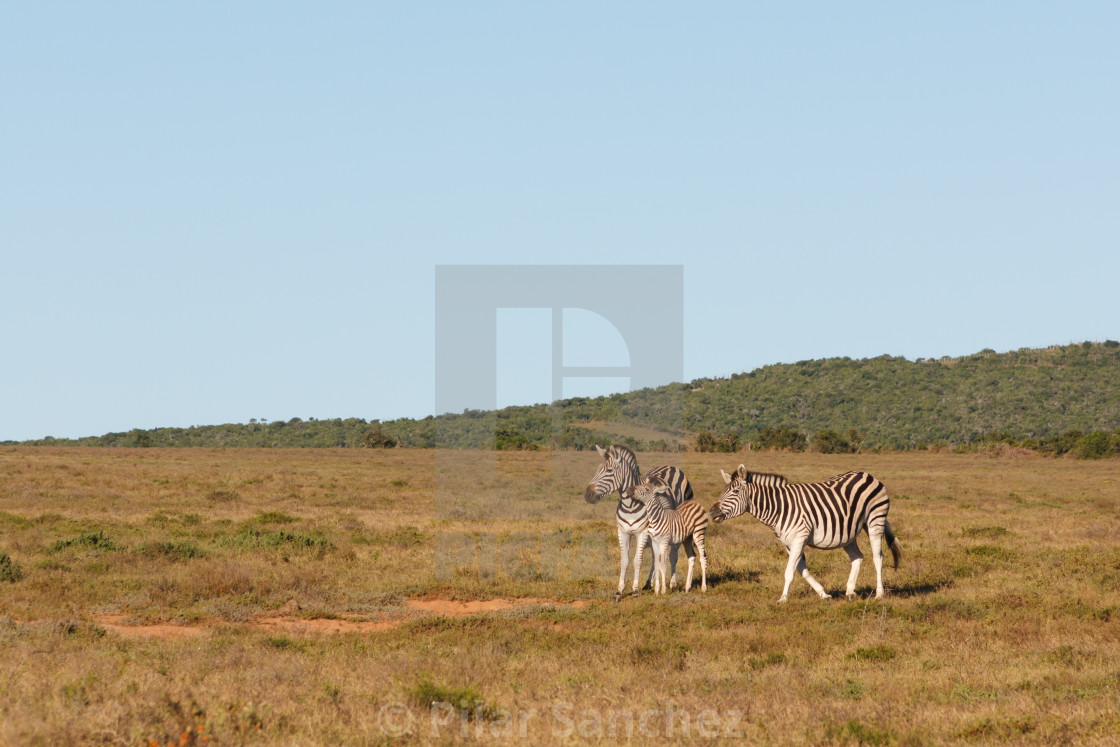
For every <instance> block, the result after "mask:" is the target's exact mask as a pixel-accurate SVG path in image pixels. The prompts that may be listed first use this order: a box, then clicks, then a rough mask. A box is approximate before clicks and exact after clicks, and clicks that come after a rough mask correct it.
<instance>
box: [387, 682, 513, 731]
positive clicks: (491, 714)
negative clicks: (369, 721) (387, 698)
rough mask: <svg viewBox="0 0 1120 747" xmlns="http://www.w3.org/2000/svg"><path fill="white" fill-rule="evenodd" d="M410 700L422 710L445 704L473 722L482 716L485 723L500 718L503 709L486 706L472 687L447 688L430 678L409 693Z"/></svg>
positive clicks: (418, 683) (479, 694)
mask: <svg viewBox="0 0 1120 747" xmlns="http://www.w3.org/2000/svg"><path fill="white" fill-rule="evenodd" d="M408 696H409V698H410V699H411V700H412V701H413V702H414V703H415V704H416V705H418V706H420V707H421V708H431V707H433V706H434V705H436V704H440V703H445V704H447V705H450V706H451V707H452V708H454V709H455V710H457V711H460V712H463V713H466V715H467V719H469V720H471V721H473V720H475V719H477V718H479V717H480V716H481V718H482V719H483V720H484V721H491V720H494V719H496V718H498V715H499V713H500V710H501V709H498V708H495V707H494V706H493V705H486V701H485V700H484V699H483V697H482V694H481V693H479V691H478V690H477V689H475V688H474V687H473V686H471V685H467V686H466V687H445V686H443V685H437V684H435V683H433V682H432V680H431V679H430V678H428V677H424V678H422V679H421V680H420V681H419V682H417V683H416V685H415V686H414V687H413V688H412V689H411V690H409V691H408Z"/></svg>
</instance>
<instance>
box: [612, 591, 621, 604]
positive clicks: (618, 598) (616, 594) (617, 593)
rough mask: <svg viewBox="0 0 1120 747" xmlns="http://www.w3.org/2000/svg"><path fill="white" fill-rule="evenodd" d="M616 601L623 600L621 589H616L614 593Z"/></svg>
mask: <svg viewBox="0 0 1120 747" xmlns="http://www.w3.org/2000/svg"><path fill="white" fill-rule="evenodd" d="M614 601H616V602H621V601H622V592H621V591H616V592H615V593H614Z"/></svg>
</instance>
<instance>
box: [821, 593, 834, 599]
mask: <svg viewBox="0 0 1120 747" xmlns="http://www.w3.org/2000/svg"><path fill="white" fill-rule="evenodd" d="M821 599H832V595H831V594H821Z"/></svg>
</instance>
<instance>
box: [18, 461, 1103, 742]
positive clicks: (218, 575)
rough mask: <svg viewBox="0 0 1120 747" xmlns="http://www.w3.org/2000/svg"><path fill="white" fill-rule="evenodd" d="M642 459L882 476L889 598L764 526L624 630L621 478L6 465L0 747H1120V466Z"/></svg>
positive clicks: (408, 468) (420, 464)
mask: <svg viewBox="0 0 1120 747" xmlns="http://www.w3.org/2000/svg"><path fill="white" fill-rule="evenodd" d="M640 459H641V462H642V466H643V467H645V468H649V467H652V466H655V465H656V464H662V463H675V464H678V465H680V466H681V467H683V468H684V469H685V470H686V472H687V473H688V475H689V477H690V478H691V479H692V481H693V486H694V488H695V490H696V494H697V497H698V499H699V500H701V501H702V502H703V503H704V504H705V505H710V504H711V503H713V502H714V500H715V498H716V497H717V496H718V493H719V490H720V488H721V487H722V481H721V480H720V477H719V469H720V468H724V469H731V468H733V467H735V466H736V465H737V464H738V463H739V462H740V461H747V462H748V466H749V467H751V468H754V469H757V470H762V471H775V472H781V473H784V474H786V475H787V476H788V477H790V478H791V479H797V480H815V479H822V478H825V477H829V476H831V475H833V474H836V473H838V472H841V471H843V470H846V469H852V468H859V469H865V470H867V471H869V472H871V473H872V474H874V475H875V476H876V477H878V478H880V479H881V480H882V481H883V482H884V483H885V484H886V485H887V487H888V489H889V490H890V492H891V495H892V499H893V500H892V506H891V524H892V526H893V527H894V529H895V531H896V533H897V535H898V537H899V540H900V541H901V543H902V545H903V548H904V551H905V556H904V562H903V567H902V568H901V569H900V570H898V571H893V570H890V569H888V570H887V571H886V572H885V576H886V585H887V588H888V593H889V596H888V599H887V600H885V601H884V602H882V603H877V602H874V601H871V600H869V599H868V597H869V596H870V595H871V593H872V591H873V584H874V570H873V567H872V565H871V563H870V558H868V560H867V561H866V562H865V563H864V568H863V571H862V573H861V576H860V583H859V592H860V594H861V597H862V599H861V600H859V601H856V602H852V603H849V602H846V601H844V600H843V599H842V598H841V599H833V600H831V601H821V600H818V599H817V598H816V596H815V595H814V594H813V593H812V592H811V590H810V589H809V588H808V586H807V584H805V583H804V581H802V580H801V579H795V581H794V586H793V587H792V589H791V594H790V602H789V604H787V605H785V606H778V605H776V604H775V600H776V599H777V597H778V595H779V594H780V591H781V582H782V571H783V568H784V565H785V558H784V550H783V549H782V547H781V546H780V545H779V544H778V542H777V540H776V539H774V537H773V536H772V535H771V534H770V532H769V530H767V529H766V528H765V527H763V526H762V525H760V524H759V523H758V522H756V521H755V520H754V519H752V518H750V517H742V518H740V519H736V520H733V521H731V522H728V523H726V524H724V525H722V526H719V527H713V528H712V529H711V530H710V532H709V539H708V543H707V544H708V549H709V554H710V561H711V564H710V570H711V573H710V577H709V584H710V587H711V588H710V589H709V591H708V593H707V594H704V595H702V594H700V593H699V592H698V591H696V590H694V591H693V592H692V593H689V594H687V595H686V594H683V593H680V592H679V591H678V592H676V593H671V594H670V595H668V596H667V597H663V598H658V599H654V598H653V597H652V596H651V595H650V594H649V593H648V592H644V593H642V594H641V595H640V596H638V597H637V598H630V597H626V598H624V599H623V601H622V603H621V604H615V603H613V602H612V601H611V597H612V595H613V591H614V588H615V586H616V584H617V573H618V566H617V562H618V561H617V555H618V549H617V542H616V540H615V536H614V519H613V510H614V503H613V502H609V503H608V502H604V503H601V504H600V505H596V506H589V505H587V504H586V503H584V501H583V499H582V495H583V487H584V484H585V482H586V481H587V480H588V479H589V478H590V476H591V474H592V473H593V472H594V470H595V467H596V465H597V461H598V457H597V456H596V455H595V454H594V453H590V454H589V453H586V452H584V453H560V454H558V455H556V457H555V458H553V457H552V456H551V455H549V454H541V453H523V454H505V453H503V454H498V455H495V454H492V453H487V454H483V453H478V452H458V453H448V452H440V453H435V452H431V451H419V450H417V451H413V450H390V451H357V450H226V451H219V450H201V449H199V450H188V449H180V450H161V449H143V450H125V449H48V448H28V447H11V448H4V449H0V553H5V554H7V555H8V556H9V558H10V559H11V561H12V564H9V565H3V564H0V576H2V575H4V574H6V575H7V577H8V578H7V579H6V580H0V657H2V662H3V667H2V668H0V695H2V697H0V744H19V745H23V744H42V745H56V744H129V745H141V744H151V743H153V742H155V743H158V744H163V745H166V744H169V743H170V744H175V745H178V744H184V745H188V744H189V745H195V744H203V743H207V744H214V743H216V744H381V743H400V744H412V743H441V744H442V743H460V742H461V743H466V742H470V743H493V742H502V741H506V742H520V741H522V740H524V741H526V742H529V743H533V744H542V743H556V742H564V741H577V742H583V741H589V742H608V743H609V742H617V741H623V740H626V739H627V738H629V739H631V740H632V741H634V742H636V743H646V742H659V741H660V742H664V743H680V742H682V741H690V740H692V741H705V740H720V741H722V740H733V739H744V740H746V741H748V742H749V743H752V744H907V745H921V744H929V745H936V744H986V743H998V742H1005V743H1009V744H1039V745H1042V744H1055V743H1085V744H1089V743H1100V744H1120V540H1118V537H1120V514H1118V508H1120V462H1118V461H1116V460H1112V461H1100V462H1082V461H1067V460H1048V459H1042V458H1034V457H1031V458H1000V459H994V458H990V457H985V456H977V455H951V454H895V455H887V454H884V455H874V454H863V455H858V456H821V455H809V454H797V455H794V454H760V455H753V454H742V453H741V454H738V455H732V456H730V457H729V456H727V455H714V454H694V453H688V454H671V455H669V454H665V455H656V454H655V455H651V454H642V455H640ZM863 547H864V549H865V552H866V548H867V544H866V536H865V537H864V540H863ZM646 563H647V566H648V563H649V560H648V554H647V560H646ZM808 563H809V567H810V569H811V570H812V572H813V573H814V575H815V576H816V577H817V578H818V579H819V580H820V581H821V582H822V583H823V584H824V585H825V587H826V589H828V590H829V591H830V592H832V593H833V594H834V595H840V596H841V597H842V594H843V587H844V582H845V580H846V578H847V558H846V556H845V555H844V553H843V552H840V551H835V552H828V553H825V552H820V551H813V550H810V551H809V553H808ZM682 568H683V563H682ZM644 575H645V573H644V572H643V576H644ZM627 587H628V588H629V579H628V582H627ZM293 601H294V603H293ZM433 702H435V703H437V705H436V707H435V708H434V709H433V708H431V707H430V706H431V704H432V703H433Z"/></svg>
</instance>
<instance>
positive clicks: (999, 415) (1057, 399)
mask: <svg viewBox="0 0 1120 747" xmlns="http://www.w3.org/2000/svg"><path fill="white" fill-rule="evenodd" d="M768 429H770V430H768ZM773 429H788V431H789V432H795V433H799V434H802V435H801V437H802V438H803V439H808V440H809V441H810V442H812V439H815V438H817V439H819V437H820V436H821V434H822V432H830V431H835V432H836V433H837V434H843V433H847V432H849V431H851V432H852V436H853V437H857V438H858V439H859V440H860V441H862V444H863V445H864V446H865V447H886V448H914V447H916V446H923V445H926V444H932V443H943V444H969V443H976V442H979V441H983V440H985V439H986V440H992V439H1001V440H1004V441H1007V442H1015V443H1025V444H1026V445H1028V446H1030V445H1032V444H1035V443H1037V442H1043V441H1045V440H1047V439H1050V441H1052V442H1053V441H1055V439H1059V438H1060V437H1061V434H1066V436H1065V439H1066V440H1067V441H1070V440H1071V439H1072V440H1076V438H1077V437H1078V436H1080V433H1081V432H1084V433H1090V432H1094V431H1105V432H1113V431H1117V430H1120V343H1117V342H1114V341H1111V340H1110V341H1107V342H1105V343H1088V342H1086V343H1081V344H1078V345H1067V346H1060V347H1058V346H1056V347H1050V348H1045V349H1037V350H1034V349H1023V350H1017V351H1014V352H1008V353H996V352H994V351H991V350H984V351H981V352H979V353H977V354H975V355H970V356H965V357H962V358H941V359H936V360H934V359H919V360H916V361H910V360H907V359H905V358H895V357H892V356H886V355H885V356H881V357H879V358H872V359H866V360H852V359H850V358H829V359H825V360H812V361H802V362H799V363H792V364H777V365H772V366H765V367H763V368H760V369H757V370H755V371H751V372H749V373H743V374H736V375H734V376H732V377H731V378H730V379H697V380H695V381H693V382H691V383H689V384H670V385H667V386H663V387H658V388H654V389H643V390H640V391H635V392H628V393H626V394H615V395H611V396H608V397H595V398H574V399H568V400H562V401H560V402H557V403H555V404H554V406H553V407H548V406H545V405H538V406H534V407H509V408H506V409H504V410H500V411H496V412H490V411H488V412H482V411H467V412H464V413H459V414H449V415H441V416H439V417H428V418H424V419H421V420H412V419H407V418H406V419H401V420H394V421H389V422H385V423H379V422H378V421H366V420H364V419H360V418H350V419H346V420H340V419H335V420H315V419H310V420H306V421H305V420H301V419H299V418H293V419H292V420H290V421H286V422H285V421H276V422H272V423H250V424H229V425H217V426H195V427H192V428H159V429H154V430H148V431H141V430H134V431H129V432H126V433H110V434H106V435H104V436H97V437H90V438H83V439H76V440H63V439H44V440H42V441H35V442H30V443H35V444H86V445H98V446H257V447H290V446H307V447H358V446H387V445H394V444H399V445H401V446H406V447H433V446H442V447H449V448H495V447H497V448H539V447H541V446H546V445H548V444H549V443H550V442H555V443H556V445H558V446H560V447H562V448H589V447H590V446H591V445H592V444H594V443H604V442H605V441H616V442H623V443H630V444H631V445H634V446H636V447H638V448H653V449H668V450H671V449H676V448H690V447H692V446H694V445H695V443H696V437H697V434H701V433H705V432H707V433H710V434H716V435H717V436H718V438H719V439H723V440H724V442H727V443H730V444H731V445H732V446H733V445H734V444H735V442H736V441H737V442H738V443H747V442H751V441H756V442H757V441H758V439H759V438H760V437H763V440H764V441H765V439H766V438H767V437H768V434H770V435H772V431H773ZM1071 432H1078V433H1077V435H1073V434H1072V433H1071ZM857 434H858V436H857ZM824 435H825V436H828V433H824ZM821 443H823V441H821Z"/></svg>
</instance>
